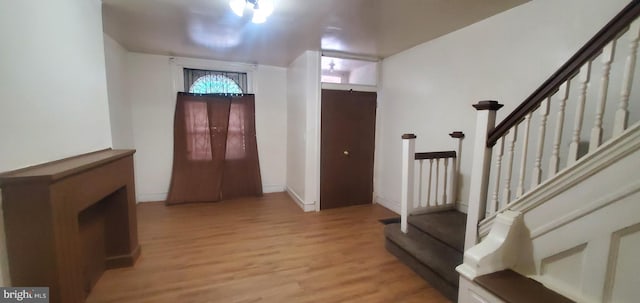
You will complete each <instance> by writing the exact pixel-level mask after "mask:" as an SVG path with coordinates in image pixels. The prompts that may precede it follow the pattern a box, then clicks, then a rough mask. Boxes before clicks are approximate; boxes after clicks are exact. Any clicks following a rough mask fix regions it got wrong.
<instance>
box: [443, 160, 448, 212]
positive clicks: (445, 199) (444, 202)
mask: <svg viewBox="0 0 640 303" xmlns="http://www.w3.org/2000/svg"><path fill="white" fill-rule="evenodd" d="M448 166H449V158H444V181H443V186H442V204H443V205H447V202H449V201H447V178H448V175H449V170H448V169H447V168H448Z"/></svg>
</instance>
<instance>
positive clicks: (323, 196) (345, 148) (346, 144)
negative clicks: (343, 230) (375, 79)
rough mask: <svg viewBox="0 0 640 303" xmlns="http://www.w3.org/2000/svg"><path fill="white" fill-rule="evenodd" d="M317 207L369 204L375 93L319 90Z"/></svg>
mask: <svg viewBox="0 0 640 303" xmlns="http://www.w3.org/2000/svg"><path fill="white" fill-rule="evenodd" d="M321 123H322V124H321V132H322V135H321V147H320V208H321V209H328V208H335V207H343V206H349V205H357V204H370V203H371V200H372V198H373V157H374V149H375V128H376V93H372V92H355V91H341V90H327V89H323V90H322V120H321Z"/></svg>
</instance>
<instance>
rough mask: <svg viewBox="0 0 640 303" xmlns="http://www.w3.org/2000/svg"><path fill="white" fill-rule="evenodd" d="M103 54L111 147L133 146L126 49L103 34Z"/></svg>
mask: <svg viewBox="0 0 640 303" xmlns="http://www.w3.org/2000/svg"><path fill="white" fill-rule="evenodd" d="M104 55H105V63H106V71H107V91H108V94H109V117H110V120H111V141H112V146H113V148H133V146H134V144H133V131H132V125H131V103H130V102H129V96H128V91H127V85H128V83H127V82H128V81H127V50H126V49H124V47H122V45H120V44H119V43H118V42H117V41H115V40H113V38H111V37H109V36H108V35H107V34H105V35H104Z"/></svg>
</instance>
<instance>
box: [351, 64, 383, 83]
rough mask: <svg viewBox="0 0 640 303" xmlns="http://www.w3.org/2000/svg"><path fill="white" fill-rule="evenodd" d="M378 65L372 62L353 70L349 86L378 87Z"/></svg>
mask: <svg viewBox="0 0 640 303" xmlns="http://www.w3.org/2000/svg"><path fill="white" fill-rule="evenodd" d="M377 67H378V63H376V62H371V63H367V64H365V65H363V66H360V67H358V68H355V69H353V70H351V72H350V73H349V81H348V83H349V84H358V85H376V84H377V82H378V70H377Z"/></svg>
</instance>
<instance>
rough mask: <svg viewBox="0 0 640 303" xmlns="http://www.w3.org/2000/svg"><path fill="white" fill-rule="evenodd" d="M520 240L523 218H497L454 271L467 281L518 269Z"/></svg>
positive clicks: (506, 215)
mask: <svg viewBox="0 0 640 303" xmlns="http://www.w3.org/2000/svg"><path fill="white" fill-rule="evenodd" d="M523 240H526V239H524V238H523V237H522V214H521V213H519V212H515V211H505V212H503V213H500V214H498V216H496V219H495V221H494V224H493V227H492V228H491V232H490V233H489V235H488V236H487V237H485V238H484V240H482V242H480V243H479V244H477V245H476V246H473V247H472V248H470V249H469V250H467V251H466V252H465V253H464V263H463V264H461V265H459V266H458V267H456V270H457V271H458V273H460V274H461V275H462V276H463V277H465V278H466V279H468V280H473V279H475V278H476V277H478V276H481V275H485V274H489V273H492V272H496V271H500V270H503V269H508V268H512V267H514V266H516V265H517V262H518V256H519V251H518V250H519V248H520V246H521V242H522V241H523Z"/></svg>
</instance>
